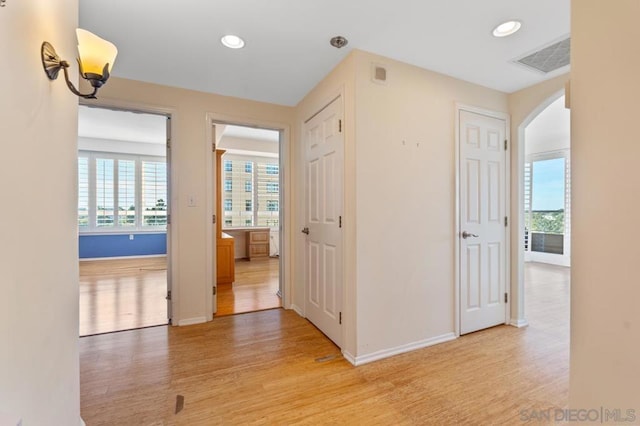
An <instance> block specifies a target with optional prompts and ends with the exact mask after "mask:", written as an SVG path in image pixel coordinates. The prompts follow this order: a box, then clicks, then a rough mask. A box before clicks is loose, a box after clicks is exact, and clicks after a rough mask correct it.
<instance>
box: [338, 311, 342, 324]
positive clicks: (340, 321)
mask: <svg viewBox="0 0 640 426" xmlns="http://www.w3.org/2000/svg"><path fill="white" fill-rule="evenodd" d="M338 324H342V312H340V315H339V319H338Z"/></svg>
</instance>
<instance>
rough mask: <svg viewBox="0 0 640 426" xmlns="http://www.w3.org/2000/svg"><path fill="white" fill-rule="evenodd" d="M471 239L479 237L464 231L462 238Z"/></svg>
mask: <svg viewBox="0 0 640 426" xmlns="http://www.w3.org/2000/svg"><path fill="white" fill-rule="evenodd" d="M469 237H474V238H478V236H477V235H476V234H472V233H470V232H467V231H462V238H464V239H465V240H466V239H467V238H469Z"/></svg>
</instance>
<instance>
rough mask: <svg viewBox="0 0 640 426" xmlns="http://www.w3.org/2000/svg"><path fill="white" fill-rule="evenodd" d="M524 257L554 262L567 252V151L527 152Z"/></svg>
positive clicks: (569, 187) (568, 198)
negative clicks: (529, 153)
mask: <svg viewBox="0 0 640 426" xmlns="http://www.w3.org/2000/svg"><path fill="white" fill-rule="evenodd" d="M524 184H525V185H524V186H525V187H524V190H525V192H524V195H525V196H524V211H525V214H524V219H525V222H524V223H525V235H524V236H525V241H524V246H525V259H526V260H533V261H543V262H547V261H548V262H551V263H553V262H556V261H558V259H559V258H558V257H556V258H555V259H556V260H553V256H549V255H560V256H569V255H570V254H569V252H570V237H571V235H570V233H571V226H570V222H571V174H570V163H569V151H568V150H563V151H553V152H546V153H537V154H531V155H529V156H527V159H526V162H525V168H524Z"/></svg>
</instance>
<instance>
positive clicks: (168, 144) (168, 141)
mask: <svg viewBox="0 0 640 426" xmlns="http://www.w3.org/2000/svg"><path fill="white" fill-rule="evenodd" d="M167 149H171V139H167Z"/></svg>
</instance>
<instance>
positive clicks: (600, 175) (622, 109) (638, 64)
mask: <svg viewBox="0 0 640 426" xmlns="http://www.w3.org/2000/svg"><path fill="white" fill-rule="evenodd" d="M571 10H572V15H571V26H572V36H571V67H572V71H571V132H572V141H571V154H572V172H573V176H572V179H573V184H574V185H573V199H572V204H573V212H574V216H573V224H572V226H573V228H572V230H573V240H572V247H573V253H572V271H571V369H570V377H571V379H570V406H571V407H573V408H584V409H591V408H595V409H598V408H599V407H601V406H604V407H608V408H620V409H622V410H623V413H624V410H626V409H635V410H636V412H635V416H636V417H635V419H636V420H635V421H636V422H637V421H638V418H639V417H638V416H640V412H639V411H638V410H639V409H640V406H639V403H640V400H639V399H638V395H639V393H638V383H640V366H639V364H638V360H640V339H639V337H640V309H638V301H639V300H640V285H639V281H638V268H637V266H638V258H639V257H640V249H639V248H638V247H639V246H638V241H637V238H636V236H635V230H636V228H637V222H638V210H639V209H640V199H639V198H638V194H640V183H639V182H640V178H638V176H637V169H638V158H640V143H639V138H638V133H636V130H637V129H638V99H640V84H639V83H638V76H639V75H640V56H639V55H638V40H639V39H640V26H638V22H637V21H638V16H640V2H639V1H637V0H617V1H614V2H603V1H601V0H580V1H574V2H572V4H571Z"/></svg>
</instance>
